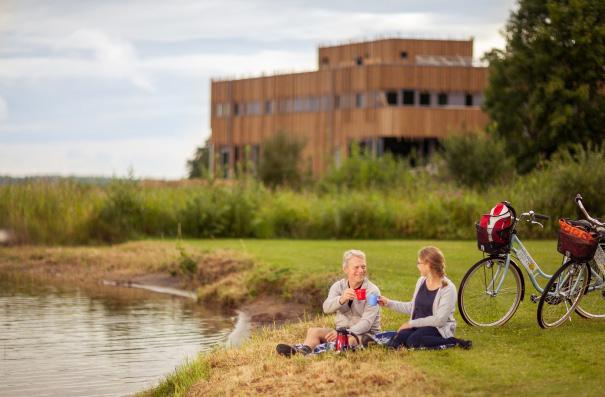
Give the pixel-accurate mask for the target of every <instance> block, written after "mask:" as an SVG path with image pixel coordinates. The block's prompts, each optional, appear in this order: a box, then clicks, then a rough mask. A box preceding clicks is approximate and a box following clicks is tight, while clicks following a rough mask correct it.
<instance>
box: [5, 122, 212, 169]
mask: <svg viewBox="0 0 605 397" xmlns="http://www.w3.org/2000/svg"><path fill="white" fill-rule="evenodd" d="M180 135H182V136H183V137H181V138H180V139H179V140H175V139H171V138H170V134H169V133H166V134H165V136H166V138H155V139H145V140H144V141H142V140H137V139H123V140H120V141H119V142H107V141H90V142H78V141H76V142H56V143H52V142H51V143H35V142H29V143H8V144H7V143H3V144H2V145H0V175H3V174H6V175H14V176H26V175H94V176H96V175H105V176H110V175H116V176H124V175H126V174H127V173H128V169H129V168H130V167H132V168H134V173H135V176H136V177H146V178H160V179H177V178H183V177H186V164H185V160H186V159H187V158H190V157H191V156H192V155H193V152H194V149H195V147H196V146H199V145H200V144H201V143H202V142H203V138H204V137H203V136H201V135H200V134H199V133H196V132H190V133H185V134H184V135H183V134H180ZM141 147H144V150H141ZM25 158H26V159H29V160H28V161H27V162H24V161H23V159H25Z"/></svg>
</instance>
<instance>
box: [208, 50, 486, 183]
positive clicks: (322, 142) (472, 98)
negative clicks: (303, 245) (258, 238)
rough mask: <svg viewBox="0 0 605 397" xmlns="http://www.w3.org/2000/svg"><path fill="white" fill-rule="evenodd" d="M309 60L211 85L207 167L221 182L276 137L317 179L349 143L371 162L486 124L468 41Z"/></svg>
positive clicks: (482, 81)
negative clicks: (295, 150)
mask: <svg viewBox="0 0 605 397" xmlns="http://www.w3.org/2000/svg"><path fill="white" fill-rule="evenodd" d="M318 55H319V56H318V68H317V70H315V71H310V72H303V73H291V74H279V75H272V76H261V77H255V78H245V79H238V80H213V81H212V92H211V128H212V136H211V141H210V142H211V145H212V146H211V148H212V152H213V155H212V156H211V158H212V159H213V160H212V162H213V164H212V165H211V166H212V167H219V168H218V169H220V170H222V172H223V175H224V176H229V175H231V173H232V172H233V170H234V169H235V168H236V167H235V165H236V164H238V163H241V162H242V161H243V160H244V157H247V159H248V161H251V162H252V163H258V160H259V158H260V156H262V153H261V147H262V142H263V140H264V139H266V138H267V137H269V136H271V135H273V134H275V133H276V132H278V131H284V132H285V133H287V134H288V135H290V136H292V137H294V138H297V139H302V140H303V141H304V142H305V143H306V146H305V151H304V157H305V161H306V162H305V164H306V165H307V166H308V167H310V168H311V169H312V171H313V173H314V174H315V175H320V174H322V173H323V172H324V171H325V170H326V169H327V168H328V167H329V166H330V165H332V164H339V163H340V162H341V161H342V159H343V158H345V157H346V156H347V155H348V153H349V149H350V145H351V143H352V142H353V141H356V142H359V143H360V144H361V145H362V146H363V147H365V148H366V149H368V150H371V151H372V152H373V153H374V154H376V155H381V154H383V153H385V152H392V153H393V154H395V155H408V154H410V152H412V151H416V152H419V153H420V155H427V154H430V153H431V151H433V150H434V149H435V147H436V145H437V142H438V140H439V139H440V138H443V137H445V136H447V135H448V134H451V133H455V132H458V131H463V130H475V129H481V128H483V127H485V125H486V123H487V115H486V114H485V113H484V112H483V111H482V110H481V104H482V101H483V90H484V88H485V86H486V83H487V69H486V68H485V67H480V66H474V65H473V41H472V39H471V40H416V39H384V40H376V41H370V42H360V43H350V44H343V45H336V46H326V47H319V54H318ZM244 153H245V155H244Z"/></svg>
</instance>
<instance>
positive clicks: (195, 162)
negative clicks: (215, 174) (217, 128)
mask: <svg viewBox="0 0 605 397" xmlns="http://www.w3.org/2000/svg"><path fill="white" fill-rule="evenodd" d="M209 164H210V140H209V139H208V140H206V142H205V143H204V146H198V147H197V148H196V149H195V154H194V155H193V158H192V159H191V160H187V172H188V173H189V179H193V178H205V177H207V176H208V173H209V169H208V167H209Z"/></svg>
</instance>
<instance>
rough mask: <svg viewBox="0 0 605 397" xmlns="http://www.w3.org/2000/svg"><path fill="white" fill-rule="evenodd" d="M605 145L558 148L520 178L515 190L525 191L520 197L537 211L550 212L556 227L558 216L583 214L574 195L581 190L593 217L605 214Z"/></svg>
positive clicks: (579, 215) (578, 215)
mask: <svg viewBox="0 0 605 397" xmlns="http://www.w3.org/2000/svg"><path fill="white" fill-rule="evenodd" d="M604 186H605V146H602V147H600V148H591V149H584V148H582V147H581V146H579V145H578V146H574V147H572V148H569V149H566V150H561V151H559V152H558V153H557V154H555V155H554V156H553V158H552V159H551V160H550V161H548V162H544V163H542V165H541V166H540V167H539V169H537V170H536V171H534V172H533V173H531V174H529V175H527V176H525V177H524V178H520V179H519V181H517V183H516V185H515V190H517V191H521V192H524V194H522V195H520V199H521V200H522V201H524V202H527V203H528V204H530V205H532V206H535V207H536V211H544V212H546V213H547V214H548V215H551V217H552V219H551V223H552V224H553V226H555V227H556V230H558V226H557V224H556V221H557V219H558V218H559V217H583V215H581V214H580V212H579V210H578V207H577V206H576V204H575V201H574V198H575V196H576V194H577V193H580V194H581V195H582V197H583V198H584V204H585V206H586V207H587V209H588V211H589V213H591V214H592V215H593V216H597V217H602V216H603V215H605V195H604V194H603V187H604Z"/></svg>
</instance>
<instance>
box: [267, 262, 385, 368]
mask: <svg viewBox="0 0 605 397" xmlns="http://www.w3.org/2000/svg"><path fill="white" fill-rule="evenodd" d="M342 269H343V271H344V272H345V274H346V275H347V277H346V278H343V279H342V280H339V281H337V282H335V283H334V284H332V286H331V287H330V292H329V294H328V298H327V299H326V300H325V301H324V304H323V310H324V313H326V314H330V313H336V328H347V329H348V330H349V331H350V332H353V333H354V334H356V335H358V336H360V337H362V336H363V335H364V334H375V333H376V332H380V310H379V307H378V305H374V306H370V305H369V304H368V302H367V300H366V299H365V297H364V294H363V291H359V290H365V295H366V296H369V295H372V294H374V295H376V296H380V291H379V290H378V287H376V286H375V285H374V284H373V283H371V282H370V280H368V278H367V277H366V276H367V265H366V256H365V254H364V253H363V252H362V251H359V250H349V251H347V252H345V253H344V255H343V259H342ZM356 290H358V293H359V296H360V297H361V298H363V299H358V295H357V294H356ZM334 341H336V330H334V329H330V328H309V330H308V331H307V337H306V338H305V341H304V342H303V343H302V344H297V345H293V346H290V345H286V344H281V343H280V344H279V345H277V349H276V350H277V352H278V353H279V354H281V355H284V356H287V357H289V356H291V355H292V354H295V353H301V354H309V353H311V352H312V351H313V349H314V348H315V347H316V346H317V345H319V344H320V343H325V342H334ZM349 343H350V344H351V345H355V344H356V341H355V339H354V338H353V337H350V340H349Z"/></svg>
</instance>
